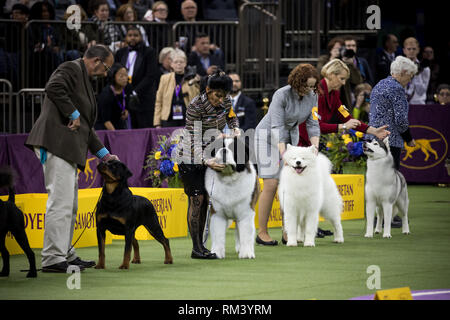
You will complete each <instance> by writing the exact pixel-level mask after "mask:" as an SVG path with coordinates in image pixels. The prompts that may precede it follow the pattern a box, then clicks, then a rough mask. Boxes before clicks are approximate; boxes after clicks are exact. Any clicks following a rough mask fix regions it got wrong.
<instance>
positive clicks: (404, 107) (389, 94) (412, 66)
mask: <svg viewBox="0 0 450 320" xmlns="http://www.w3.org/2000/svg"><path fill="white" fill-rule="evenodd" d="M409 47H410V46H409V45H408V48H409ZM416 73H417V65H416V63H415V62H413V60H411V59H407V58H405V57H402V56H399V57H397V58H395V60H394V62H392V64H391V75H392V76H389V77H387V78H386V79H384V80H381V81H380V82H378V83H377V85H376V86H375V87H374V88H373V90H372V94H371V95H370V104H371V108H370V115H369V117H370V120H369V124H370V125H372V126H382V125H384V124H387V125H388V126H389V131H390V132H391V135H390V136H389V149H390V152H391V154H392V157H393V158H394V165H395V168H396V169H397V170H399V168H400V154H401V152H402V149H403V144H404V142H406V144H407V145H408V146H410V147H414V146H415V142H414V139H413V138H412V136H411V133H410V131H409V122H408V111H409V105H408V101H407V100H406V95H405V87H406V86H407V84H408V83H409V82H410V81H411V79H412V78H413V77H414V75H415V74H416Z"/></svg>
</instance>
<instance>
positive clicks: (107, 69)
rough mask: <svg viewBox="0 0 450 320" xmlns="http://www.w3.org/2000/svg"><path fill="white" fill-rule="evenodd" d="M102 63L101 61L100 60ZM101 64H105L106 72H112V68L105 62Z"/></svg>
mask: <svg viewBox="0 0 450 320" xmlns="http://www.w3.org/2000/svg"><path fill="white" fill-rule="evenodd" d="M100 61H101V60H100ZM101 63H102V64H103V66H104V67H105V70H106V72H109V71H111V68H110V67H108V66H107V65H106V63H104V62H103V61H101Z"/></svg>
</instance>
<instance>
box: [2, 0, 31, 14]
mask: <svg viewBox="0 0 450 320" xmlns="http://www.w3.org/2000/svg"><path fill="white" fill-rule="evenodd" d="M38 1H39V0H25V1H24V0H6V1H4V2H3V1H2V2H0V5H1V4H3V3H4V7H3V11H4V13H12V7H13V6H14V5H16V4H23V5H24V6H26V7H27V8H28V9H30V8H31V7H32V6H33V4H35V3H36V2H38Z"/></svg>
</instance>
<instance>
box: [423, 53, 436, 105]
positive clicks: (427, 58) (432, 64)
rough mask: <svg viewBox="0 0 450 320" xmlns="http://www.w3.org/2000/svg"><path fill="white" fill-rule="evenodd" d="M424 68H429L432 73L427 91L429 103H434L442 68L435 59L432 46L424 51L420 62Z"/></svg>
mask: <svg viewBox="0 0 450 320" xmlns="http://www.w3.org/2000/svg"><path fill="white" fill-rule="evenodd" d="M420 65H421V66H422V67H429V68H430V71H431V75H430V82H429V84H428V90H427V100H426V102H427V103H434V99H433V96H434V93H435V92H436V89H437V86H438V84H439V77H440V69H441V68H440V66H439V64H438V63H437V61H436V60H435V58H434V49H433V48H432V47H430V46H426V47H425V48H423V51H422V61H420Z"/></svg>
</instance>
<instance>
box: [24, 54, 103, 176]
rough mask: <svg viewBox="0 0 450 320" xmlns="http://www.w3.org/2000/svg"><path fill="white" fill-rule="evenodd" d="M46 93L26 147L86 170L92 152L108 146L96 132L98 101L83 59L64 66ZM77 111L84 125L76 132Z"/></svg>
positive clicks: (50, 83) (48, 86)
mask: <svg viewBox="0 0 450 320" xmlns="http://www.w3.org/2000/svg"><path fill="white" fill-rule="evenodd" d="M45 93H46V96H45V99H44V103H43V105H42V110H41V114H40V115H39V118H38V119H37V121H36V123H35V124H34V126H33V128H32V130H31V132H30V135H29V136H28V138H27V141H26V142H25V145H26V146H28V147H30V148H31V149H32V148H33V147H44V148H45V149H47V150H48V151H49V152H51V153H53V154H54V155H56V156H58V157H60V158H62V159H64V160H66V161H69V162H73V163H76V164H77V166H78V167H79V168H80V169H82V170H84V166H85V163H86V157H87V152H88V149H89V150H90V151H91V153H92V154H96V153H97V152H98V151H99V150H100V149H102V148H103V147H104V146H103V143H102V142H101V141H100V139H99V138H98V136H97V134H96V133H95V131H94V129H93V127H94V124H95V120H96V118H97V102H96V100H95V96H94V91H93V89H92V85H91V83H90V82H89V77H88V73H87V69H86V66H85V65H84V62H83V60H82V59H77V60H74V61H69V62H64V63H62V64H61V65H60V66H59V67H58V68H57V69H56V70H55V72H53V74H52V75H51V76H50V79H49V80H48V82H47V84H46V86H45ZM75 110H78V112H80V123H81V125H80V128H79V129H78V130H77V131H72V130H70V129H69V128H68V127H67V125H68V123H69V116H70V115H71V114H72V113H73V112H74V111H75Z"/></svg>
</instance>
